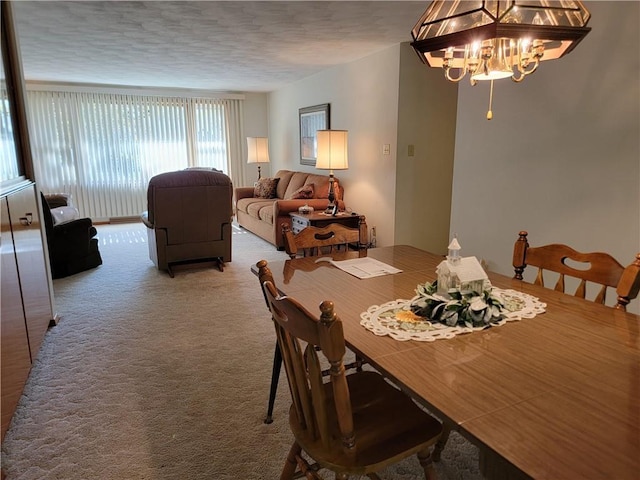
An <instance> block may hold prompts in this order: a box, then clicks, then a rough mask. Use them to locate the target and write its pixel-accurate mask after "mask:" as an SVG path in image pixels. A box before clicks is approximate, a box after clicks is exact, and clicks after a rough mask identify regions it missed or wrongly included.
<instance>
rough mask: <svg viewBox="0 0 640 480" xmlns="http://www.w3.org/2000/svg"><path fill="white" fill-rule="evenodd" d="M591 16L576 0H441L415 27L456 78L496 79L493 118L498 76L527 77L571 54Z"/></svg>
mask: <svg viewBox="0 0 640 480" xmlns="http://www.w3.org/2000/svg"><path fill="white" fill-rule="evenodd" d="M590 18H591V14H590V13H589V12H588V11H587V9H586V8H585V6H584V5H583V4H582V2H579V1H572V0H562V1H551V0H523V1H517V0H510V1H489V0H478V1H469V0H456V1H450V0H436V1H433V2H431V4H430V5H429V7H428V8H427V10H426V11H425V12H424V14H423V15H422V17H421V18H420V20H419V21H418V23H417V24H416V26H415V27H413V30H412V31H411V36H412V37H413V42H412V43H411V46H412V47H413V48H414V49H415V51H416V52H417V53H418V56H419V57H420V59H421V60H422V61H423V62H424V63H426V64H427V65H429V66H431V67H441V68H442V69H444V75H445V77H446V78H447V80H449V81H451V82H459V81H460V80H462V79H463V78H464V77H465V76H466V75H467V74H469V78H470V81H471V85H476V83H477V82H478V81H483V80H490V81H491V93H490V98H489V112H488V113H487V120H491V118H492V117H493V113H492V111H491V103H492V101H493V80H498V79H501V78H509V77H510V78H511V79H512V80H513V81H515V82H521V81H522V80H524V79H525V78H526V77H527V76H528V75H530V74H532V73H533V72H535V71H536V70H537V68H538V65H539V64H540V62H541V61H543V60H554V59H556V58H560V57H562V56H563V55H566V54H567V53H569V52H570V51H571V50H573V48H575V46H576V45H577V44H578V43H579V42H580V41H581V40H582V39H583V38H584V37H585V36H586V35H587V33H589V32H590V31H591V28H589V27H587V26H586V25H587V23H588V22H589V19H590Z"/></svg>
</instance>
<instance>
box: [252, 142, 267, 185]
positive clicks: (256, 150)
mask: <svg viewBox="0 0 640 480" xmlns="http://www.w3.org/2000/svg"><path fill="white" fill-rule="evenodd" d="M247 163H257V164H258V180H260V164H261V163H269V139H268V138H266V137H247Z"/></svg>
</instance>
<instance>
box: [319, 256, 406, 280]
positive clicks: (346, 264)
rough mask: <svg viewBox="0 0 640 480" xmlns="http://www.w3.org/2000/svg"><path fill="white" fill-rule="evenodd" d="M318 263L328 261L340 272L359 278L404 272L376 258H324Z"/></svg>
mask: <svg viewBox="0 0 640 480" xmlns="http://www.w3.org/2000/svg"><path fill="white" fill-rule="evenodd" d="M317 261H328V262H329V263H331V264H332V265H335V266H336V267H338V268H339V269H340V270H343V271H345V272H347V273H349V274H351V275H353V276H355V277H358V278H373V277H379V276H382V275H390V274H394V273H400V272H402V270H400V269H398V268H395V267H392V266H391V265H387V264H386V263H382V262H381V261H379V260H376V259H375V258H369V257H362V258H352V259H350V260H339V261H336V260H331V259H329V258H326V257H323V258H320V259H318V260H317Z"/></svg>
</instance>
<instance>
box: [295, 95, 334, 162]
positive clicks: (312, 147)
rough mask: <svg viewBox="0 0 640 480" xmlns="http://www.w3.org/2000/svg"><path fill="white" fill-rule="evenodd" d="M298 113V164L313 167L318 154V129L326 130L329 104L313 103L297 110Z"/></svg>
mask: <svg viewBox="0 0 640 480" xmlns="http://www.w3.org/2000/svg"><path fill="white" fill-rule="evenodd" d="M299 115H300V164H302V165H311V166H313V167H315V165H316V158H317V156H318V139H317V134H316V132H317V131H318V130H328V129H329V128H330V126H329V104H328V103H323V104H322V105H314V106H313V107H305V108H301V109H300V110H299Z"/></svg>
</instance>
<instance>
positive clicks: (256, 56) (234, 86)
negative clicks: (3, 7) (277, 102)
mask: <svg viewBox="0 0 640 480" xmlns="http://www.w3.org/2000/svg"><path fill="white" fill-rule="evenodd" d="M428 3H429V2H426V1H420V2H402V1H390V2H383V1H372V2H371V1H353V2H349V1H334V2H316V1H293V2H278V1H268V0H266V1H258V2H254V1H223V2H217V1H188V2H177V1H152V2H129V1H77V2H64V1H52V2H49V1H33V2H32V1H18V2H14V3H13V5H14V17H15V20H16V27H17V30H18V36H19V42H20V49H21V53H22V64H23V70H24V76H25V78H26V79H27V80H38V81H50V82H73V83H97V84H109V85H130V86H149V87H175V88H194V89H207V90H224V91H258V92H259V91H271V90H274V89H277V88H280V87H282V86H284V85H287V84H289V83H292V82H295V81H297V80H300V79H302V78H305V77H307V76H310V75H313V74H314V73H316V72H318V71H321V70H323V69H326V68H329V67H331V66H334V65H338V64H342V63H347V62H351V61H353V60H356V59H358V58H362V57H364V56H367V55H369V54H371V53H373V52H376V51H379V50H382V49H385V48H388V47H390V46H392V45H395V44H398V43H401V42H406V41H410V40H411V33H410V32H411V29H412V28H413V26H414V25H415V23H416V22H417V20H418V19H419V18H420V16H421V14H422V13H423V12H424V10H425V9H426V8H427V5H428Z"/></svg>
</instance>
